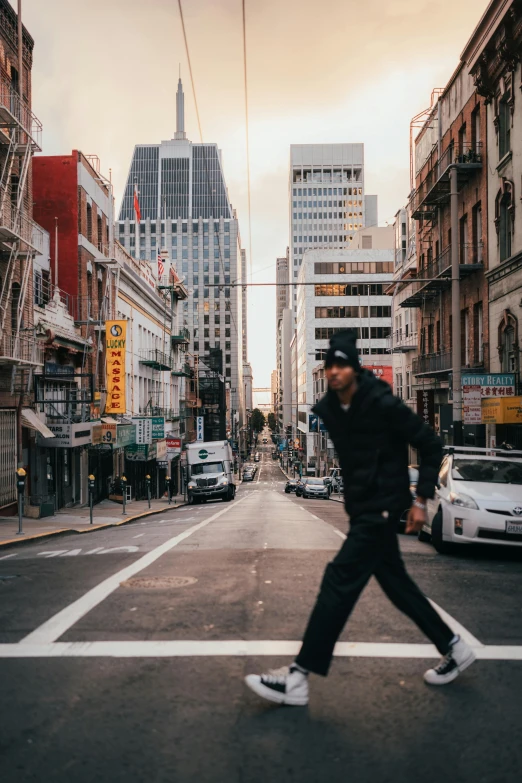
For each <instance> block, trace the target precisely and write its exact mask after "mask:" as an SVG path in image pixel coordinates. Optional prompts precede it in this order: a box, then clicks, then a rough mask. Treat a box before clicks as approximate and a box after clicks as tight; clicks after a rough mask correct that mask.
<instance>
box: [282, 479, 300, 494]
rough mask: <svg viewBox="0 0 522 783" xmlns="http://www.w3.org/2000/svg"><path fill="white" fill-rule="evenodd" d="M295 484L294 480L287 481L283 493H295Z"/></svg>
mask: <svg viewBox="0 0 522 783" xmlns="http://www.w3.org/2000/svg"><path fill="white" fill-rule="evenodd" d="M297 484H298V482H297V481H296V479H288V481H287V482H286V484H285V492H286V493H287V495H288V494H289V493H290V492H295V491H296V489H297Z"/></svg>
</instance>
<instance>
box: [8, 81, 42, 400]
mask: <svg viewBox="0 0 522 783" xmlns="http://www.w3.org/2000/svg"><path fill="white" fill-rule="evenodd" d="M41 132H42V126H41V123H40V122H39V121H38V120H37V119H36V117H35V116H34V114H33V113H32V112H31V110H30V108H29V104H28V103H27V101H25V100H24V99H23V98H22V97H21V96H20V95H19V93H18V91H17V90H15V89H14V87H13V84H12V82H11V81H9V80H8V79H5V78H4V77H0V366H3V367H8V368H12V372H11V373H10V375H11V380H10V392H11V394H13V393H15V392H23V391H28V390H29V388H30V384H31V376H32V371H33V369H34V368H35V367H36V366H39V365H42V364H43V354H42V349H41V347H40V346H39V345H38V342H37V341H36V340H35V338H34V329H33V318H32V306H33V302H32V290H33V274H32V272H33V264H32V260H33V256H34V255H35V254H36V253H38V252H43V232H42V230H41V229H40V228H39V226H37V225H36V224H35V223H34V222H33V220H32V219H31V214H32V196H31V183H30V176H31V172H30V168H31V159H32V156H33V154H34V152H36V151H39V150H40V140H41ZM2 375H3V379H4V382H5V380H6V379H7V376H6V374H5V373H3V374H2ZM3 391H8V389H7V388H5V386H4V388H3Z"/></svg>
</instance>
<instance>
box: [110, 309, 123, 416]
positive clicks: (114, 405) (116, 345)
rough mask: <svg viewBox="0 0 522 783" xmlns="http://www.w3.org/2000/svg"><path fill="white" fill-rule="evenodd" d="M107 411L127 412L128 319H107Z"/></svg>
mask: <svg viewBox="0 0 522 783" xmlns="http://www.w3.org/2000/svg"><path fill="white" fill-rule="evenodd" d="M105 330H106V331H105V340H106V367H107V402H106V404H105V410H106V411H107V413H125V412H126V410H127V408H126V403H125V353H126V344H127V321H106V322H105Z"/></svg>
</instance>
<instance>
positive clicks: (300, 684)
mask: <svg viewBox="0 0 522 783" xmlns="http://www.w3.org/2000/svg"><path fill="white" fill-rule="evenodd" d="M245 682H246V684H247V685H248V687H249V688H250V689H251V690H253V691H254V693H257V695H258V696H261V697H262V698H263V699H267V701H273V702H275V703H276V704H289V705H292V706H294V707H304V706H305V705H307V704H308V677H307V676H306V674H303V672H301V671H299V669H297V668H295V667H294V666H283V667H282V668H281V669H272V670H270V671H269V672H268V673H267V674H248V675H247V676H246V677H245Z"/></svg>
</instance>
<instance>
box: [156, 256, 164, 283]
mask: <svg viewBox="0 0 522 783" xmlns="http://www.w3.org/2000/svg"><path fill="white" fill-rule="evenodd" d="M164 274H165V265H164V264H163V259H162V257H161V253H158V278H160V277H163V275H164Z"/></svg>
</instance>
